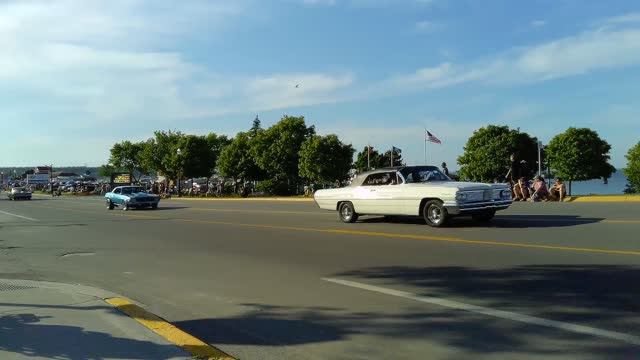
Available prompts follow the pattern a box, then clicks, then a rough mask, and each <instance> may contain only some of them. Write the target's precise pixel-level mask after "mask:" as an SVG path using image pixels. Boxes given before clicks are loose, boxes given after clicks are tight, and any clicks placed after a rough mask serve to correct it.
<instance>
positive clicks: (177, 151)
mask: <svg viewBox="0 0 640 360" xmlns="http://www.w3.org/2000/svg"><path fill="white" fill-rule="evenodd" d="M176 154H178V156H180V155H182V150H180V148H178V150H176ZM177 175H178V176H176V177H177V178H178V197H181V196H182V194H181V193H180V170H179V169H178V174H177Z"/></svg>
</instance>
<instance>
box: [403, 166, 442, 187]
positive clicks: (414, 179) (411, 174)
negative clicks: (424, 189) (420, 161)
mask: <svg viewBox="0 0 640 360" xmlns="http://www.w3.org/2000/svg"><path fill="white" fill-rule="evenodd" d="M400 174H402V176H403V177H404V179H405V181H406V183H407V184H411V183H423V182H431V181H451V179H450V178H449V177H448V176H447V175H445V174H443V173H442V172H441V171H440V170H438V168H437V167H435V166H415V167H408V168H404V169H402V170H400Z"/></svg>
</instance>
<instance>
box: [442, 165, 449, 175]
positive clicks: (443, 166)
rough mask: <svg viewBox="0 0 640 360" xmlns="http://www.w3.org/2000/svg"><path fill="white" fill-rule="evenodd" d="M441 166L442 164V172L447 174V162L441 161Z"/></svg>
mask: <svg viewBox="0 0 640 360" xmlns="http://www.w3.org/2000/svg"><path fill="white" fill-rule="evenodd" d="M441 166H442V173H443V174H445V175H447V176H449V168H447V163H446V162H443V163H442V165H441Z"/></svg>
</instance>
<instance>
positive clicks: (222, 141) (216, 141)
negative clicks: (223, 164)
mask: <svg viewBox="0 0 640 360" xmlns="http://www.w3.org/2000/svg"><path fill="white" fill-rule="evenodd" d="M205 140H206V141H207V145H208V147H209V153H210V154H209V156H210V159H209V166H210V170H209V173H210V174H213V173H214V172H215V170H216V167H217V163H218V159H219V158H220V154H221V153H222V149H224V148H225V146H227V145H229V144H230V143H231V141H232V140H231V139H229V138H228V137H227V136H226V135H218V134H215V133H209V134H207V136H206V137H205Z"/></svg>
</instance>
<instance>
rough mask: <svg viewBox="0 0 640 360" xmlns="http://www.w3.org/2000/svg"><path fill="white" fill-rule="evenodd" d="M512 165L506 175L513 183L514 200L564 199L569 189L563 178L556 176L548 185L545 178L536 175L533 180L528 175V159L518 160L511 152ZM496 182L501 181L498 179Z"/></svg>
mask: <svg viewBox="0 0 640 360" xmlns="http://www.w3.org/2000/svg"><path fill="white" fill-rule="evenodd" d="M510 160H511V165H510V166H509V171H508V172H507V175H506V181H507V182H509V183H510V184H511V193H512V196H513V200H514V201H531V202H541V201H543V202H546V201H563V200H564V198H565V196H566V194H567V189H566V186H565V184H564V181H563V180H562V178H559V177H558V178H556V179H555V183H554V184H553V185H551V186H547V183H546V181H545V179H544V178H543V177H542V176H541V175H538V176H535V177H534V178H533V179H532V180H529V179H528V178H527V177H526V174H528V169H527V167H526V161H524V160H522V161H517V159H516V156H515V154H511V158H510ZM494 182H496V183H497V182H500V181H499V179H496V180H495V181H494Z"/></svg>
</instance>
